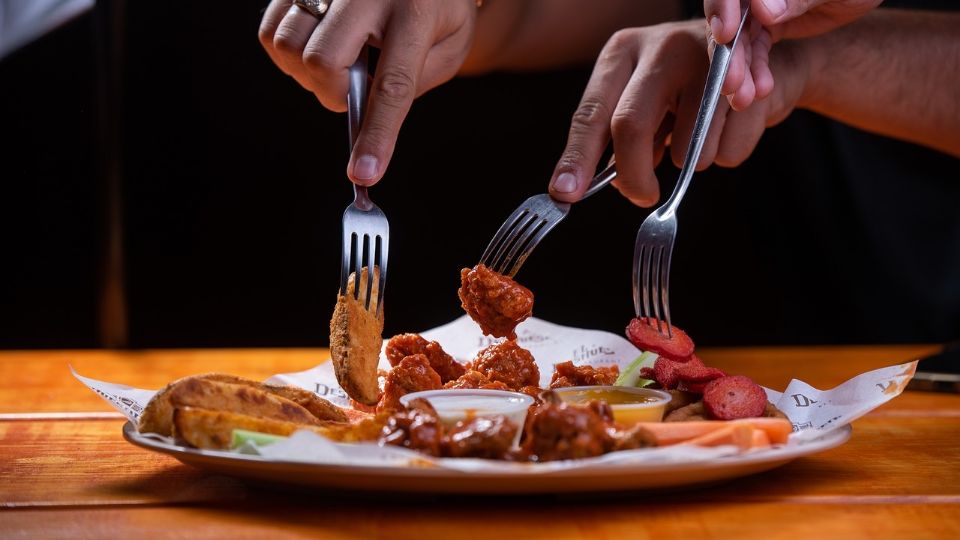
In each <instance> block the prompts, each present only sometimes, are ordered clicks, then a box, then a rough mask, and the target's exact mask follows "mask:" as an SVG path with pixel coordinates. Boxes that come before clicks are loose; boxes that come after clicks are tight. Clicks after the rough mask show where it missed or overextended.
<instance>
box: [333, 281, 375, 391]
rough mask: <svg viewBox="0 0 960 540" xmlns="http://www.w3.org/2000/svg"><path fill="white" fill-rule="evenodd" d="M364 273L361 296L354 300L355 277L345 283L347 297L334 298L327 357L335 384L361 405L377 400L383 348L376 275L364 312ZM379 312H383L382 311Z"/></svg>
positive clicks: (365, 290)
mask: <svg viewBox="0 0 960 540" xmlns="http://www.w3.org/2000/svg"><path fill="white" fill-rule="evenodd" d="M367 274H368V272H367V270H366V268H364V269H363V270H362V272H361V275H360V280H359V281H360V295H359V298H354V293H353V292H354V290H355V287H356V281H357V280H356V274H351V275H350V279H349V280H348V281H347V294H345V295H340V296H338V297H337V305H336V307H335V308H334V310H333V318H332V319H331V320H330V356H331V358H332V360H333V370H334V374H335V375H336V376H337V382H339V383H340V386H341V387H342V388H343V390H344V391H345V392H346V393H347V395H348V396H350V397H351V398H353V399H354V400H355V401H358V402H360V403H362V404H364V405H376V404H377V401H378V400H379V399H380V385H379V383H378V381H377V366H378V365H379V364H380V350H381V349H382V346H383V317H382V316H381V317H377V316H376V311H377V309H376V307H377V302H378V298H376V291H377V287H378V285H379V283H378V281H379V279H378V277H379V272H378V271H374V276H373V284H372V287H371V295H372V296H373V298H372V300H371V302H370V309H369V310H368V309H366V308H365V307H364V306H365V304H366V297H367ZM381 313H382V311H381Z"/></svg>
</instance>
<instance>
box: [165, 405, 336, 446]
mask: <svg viewBox="0 0 960 540" xmlns="http://www.w3.org/2000/svg"><path fill="white" fill-rule="evenodd" d="M173 426H174V434H175V436H176V439H177V440H181V441H183V442H186V443H187V444H189V445H190V446H195V447H197V448H206V449H215V450H225V449H227V448H229V447H230V441H231V440H232V439H233V431H234V430H235V429H245V430H248V431H256V432H258V433H269V434H271V435H292V434H293V433H294V432H295V431H297V430H300V429H311V428H314V427H317V426H316V425H314V424H310V425H305V424H301V423H297V422H289V421H286V420H276V419H273V418H260V417H257V416H251V415H248V414H239V413H234V412H229V411H222V410H210V409H200V408H196V407H177V408H176V409H174V410H173Z"/></svg>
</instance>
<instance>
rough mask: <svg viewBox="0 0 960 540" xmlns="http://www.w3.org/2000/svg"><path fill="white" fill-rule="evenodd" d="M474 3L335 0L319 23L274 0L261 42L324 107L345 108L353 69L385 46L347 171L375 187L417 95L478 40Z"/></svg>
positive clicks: (286, 0)
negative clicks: (369, 49)
mask: <svg viewBox="0 0 960 540" xmlns="http://www.w3.org/2000/svg"><path fill="white" fill-rule="evenodd" d="M476 12H477V8H476V1H475V0H418V1H416V2H411V1H404V0H334V1H333V2H332V3H331V4H330V7H329V9H328V11H327V13H326V15H324V17H323V18H322V20H318V19H317V18H316V17H314V16H313V15H311V14H310V13H309V12H308V11H306V10H304V9H302V8H300V7H299V6H294V5H292V4H291V0H272V1H271V2H270V5H269V6H268V7H267V10H266V12H265V13H264V16H263V20H262V21H261V23H260V32H259V35H260V43H261V44H262V45H263V47H264V48H265V49H266V50H267V54H269V55H270V59H271V60H273V62H274V63H275V64H276V65H277V66H278V67H279V68H280V69H281V70H283V72H284V73H286V74H288V75H290V76H291V77H293V78H294V79H296V81H297V82H298V83H300V85H301V86H303V87H304V88H305V89H307V90H309V91H311V92H313V93H314V94H315V95H316V96H317V99H318V100H320V103H321V104H323V106H324V107H326V108H327V109H330V110H332V111H337V112H343V111H346V110H347V89H348V87H349V79H348V72H349V68H350V65H352V64H353V63H354V62H355V61H356V59H357V57H358V56H359V54H360V50H361V48H362V47H363V46H364V45H366V44H370V45H372V46H374V47H378V48H380V49H381V52H380V58H379V62H378V65H377V70H376V73H375V74H374V76H373V84H372V86H371V89H370V98H369V101H368V103H367V111H366V116H365V118H364V123H363V126H362V128H361V130H360V134H359V137H358V138H357V142H356V145H355V146H354V147H353V149H352V153H351V156H350V162H349V164H348V165H347V175H348V176H349V177H350V179H351V180H352V181H353V182H355V183H357V184H359V185H365V186H369V185H373V184H375V183H376V182H377V181H379V180H380V178H382V177H383V173H384V171H385V170H386V168H387V165H388V164H389V162H390V158H391V156H392V155H393V150H394V146H395V145H396V141H397V135H398V133H399V131H400V126H401V124H402V123H403V121H404V119H405V118H406V116H407V112H408V111H409V110H410V106H411V104H412V103H413V100H414V98H415V97H418V96H420V95H422V94H423V93H425V92H427V91H428V90H430V89H432V88H434V87H436V86H438V85H440V84H442V83H444V82H446V81H448V80H450V79H452V78H453V76H454V75H456V73H457V70H458V69H459V68H460V66H461V64H463V61H464V59H465V58H466V56H467V53H468V52H469V50H470V45H471V43H472V41H473V34H474V24H475V19H476Z"/></svg>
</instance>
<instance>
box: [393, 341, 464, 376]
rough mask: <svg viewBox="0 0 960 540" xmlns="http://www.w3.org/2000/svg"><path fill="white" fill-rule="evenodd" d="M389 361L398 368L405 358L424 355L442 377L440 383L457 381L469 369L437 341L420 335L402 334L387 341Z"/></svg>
mask: <svg viewBox="0 0 960 540" xmlns="http://www.w3.org/2000/svg"><path fill="white" fill-rule="evenodd" d="M386 354H387V360H388V361H389V362H390V365H391V366H396V365H397V364H399V363H400V361H401V360H403V359H404V358H406V357H408V356H410V355H413V354H422V355H424V356H426V357H427V360H429V361H430V367H432V368H433V370H434V371H436V372H437V375H439V376H440V382H442V383H448V382H450V381H455V380H457V379H458V378H459V377H460V376H461V375H463V374H464V373H466V372H467V369H466V368H465V367H464V366H463V364H461V363H460V362H457V361H456V360H454V359H453V357H452V356H450V355H449V354H447V353H446V352H444V350H443V348H442V347H441V346H440V344H439V343H437V342H436V341H427V340H426V339H424V338H423V337H422V336H420V335H419V334H400V335H399V336H393V337H392V338H390V340H389V341H387V349H386Z"/></svg>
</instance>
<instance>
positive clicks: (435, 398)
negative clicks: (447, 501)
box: [400, 388, 534, 446]
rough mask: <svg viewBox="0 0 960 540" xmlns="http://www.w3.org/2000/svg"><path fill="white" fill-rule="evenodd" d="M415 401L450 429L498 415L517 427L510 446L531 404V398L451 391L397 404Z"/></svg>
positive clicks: (419, 395)
mask: <svg viewBox="0 0 960 540" xmlns="http://www.w3.org/2000/svg"><path fill="white" fill-rule="evenodd" d="M417 398H423V399H426V400H427V401H429V402H430V405H432V406H433V408H434V409H435V410H436V411H437V416H439V417H440V421H441V422H442V423H443V424H444V425H446V426H453V425H455V424H456V423H457V422H459V421H461V420H469V419H471V418H476V417H478V416H492V415H497V414H502V415H504V416H506V417H507V418H509V419H510V421H511V422H513V423H514V424H515V425H516V426H517V435H516V436H515V437H514V439H513V445H514V446H516V445H517V444H519V443H520V435H521V434H522V433H523V425H524V422H525V421H526V418H527V409H528V408H529V407H530V405H533V401H534V400H533V398H532V397H531V396H528V395H527V394H522V393H520V392H508V391H506V390H480V389H469V388H451V389H449V390H425V391H422V392H413V393H410V394H406V395H404V396H401V397H400V404H401V405H403V406H404V407H406V406H407V405H408V404H409V403H410V402H411V401H413V400H414V399H417Z"/></svg>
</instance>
